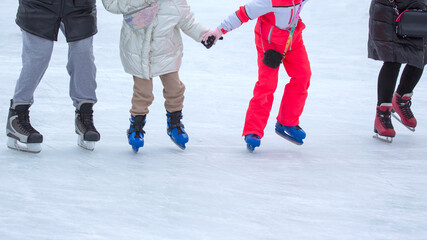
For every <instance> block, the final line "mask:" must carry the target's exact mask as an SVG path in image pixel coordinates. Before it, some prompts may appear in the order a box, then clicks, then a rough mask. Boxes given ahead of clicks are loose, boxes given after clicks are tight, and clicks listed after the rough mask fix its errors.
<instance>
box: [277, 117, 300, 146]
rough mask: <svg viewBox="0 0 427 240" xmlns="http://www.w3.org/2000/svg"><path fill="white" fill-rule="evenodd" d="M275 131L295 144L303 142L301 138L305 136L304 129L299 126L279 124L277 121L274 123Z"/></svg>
mask: <svg viewBox="0 0 427 240" xmlns="http://www.w3.org/2000/svg"><path fill="white" fill-rule="evenodd" d="M276 133H277V134H278V135H279V136H281V137H283V138H284V139H286V140H288V141H290V142H292V143H295V144H297V145H302V144H303V143H304V142H303V141H302V140H303V139H304V138H305V136H306V134H305V132H304V130H302V128H301V127H300V126H298V125H297V126H294V127H288V126H285V125H282V124H280V123H279V122H277V123H276Z"/></svg>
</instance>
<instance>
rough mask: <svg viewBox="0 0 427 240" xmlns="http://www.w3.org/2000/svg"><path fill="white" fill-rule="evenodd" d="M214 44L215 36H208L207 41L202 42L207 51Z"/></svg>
mask: <svg viewBox="0 0 427 240" xmlns="http://www.w3.org/2000/svg"><path fill="white" fill-rule="evenodd" d="M214 43H215V36H214V35H212V36H209V37H208V39H207V40H206V42H205V41H202V44H203V46H205V47H206V48H207V49H209V48H211V47H212V46H213V45H214Z"/></svg>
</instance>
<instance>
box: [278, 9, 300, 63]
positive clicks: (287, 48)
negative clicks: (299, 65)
mask: <svg viewBox="0 0 427 240" xmlns="http://www.w3.org/2000/svg"><path fill="white" fill-rule="evenodd" d="M302 2H303V1H301V2H300V4H299V8H298V11H297V14H296V15H295V19H296V23H294V24H293V26H292V28H291V31H290V32H289V37H288V40H287V41H286V46H285V51H284V52H283V53H282V55H283V57H285V56H286V53H287V52H288V50H289V47H290V45H291V42H292V37H293V35H294V31H295V28H296V27H297V25H298V21H299V14H300V13H301V8H302ZM292 22H294V21H292Z"/></svg>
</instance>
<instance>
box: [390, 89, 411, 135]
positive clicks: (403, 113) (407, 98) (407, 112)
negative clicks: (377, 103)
mask: <svg viewBox="0 0 427 240" xmlns="http://www.w3.org/2000/svg"><path fill="white" fill-rule="evenodd" d="M411 97H412V93H407V94H404V95H403V96H400V95H399V94H398V93H395V94H394V96H393V101H392V103H393V110H392V113H394V112H396V113H397V115H396V114H392V115H393V117H394V118H396V119H397V120H398V121H399V122H401V123H402V124H403V125H405V127H407V128H408V129H409V130H411V131H415V127H416V126H417V119H415V117H414V114H413V113H412V111H411V104H412V102H411Z"/></svg>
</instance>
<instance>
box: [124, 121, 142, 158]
mask: <svg viewBox="0 0 427 240" xmlns="http://www.w3.org/2000/svg"><path fill="white" fill-rule="evenodd" d="M130 117H131V118H130V119H129V121H130V127H129V129H128V131H127V134H128V140H129V144H130V145H131V146H132V149H133V151H134V152H135V153H137V152H138V150H139V148H141V147H143V146H144V134H145V131H144V130H143V128H144V126H145V115H137V116H135V117H134V116H132V115H131V116H130Z"/></svg>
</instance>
